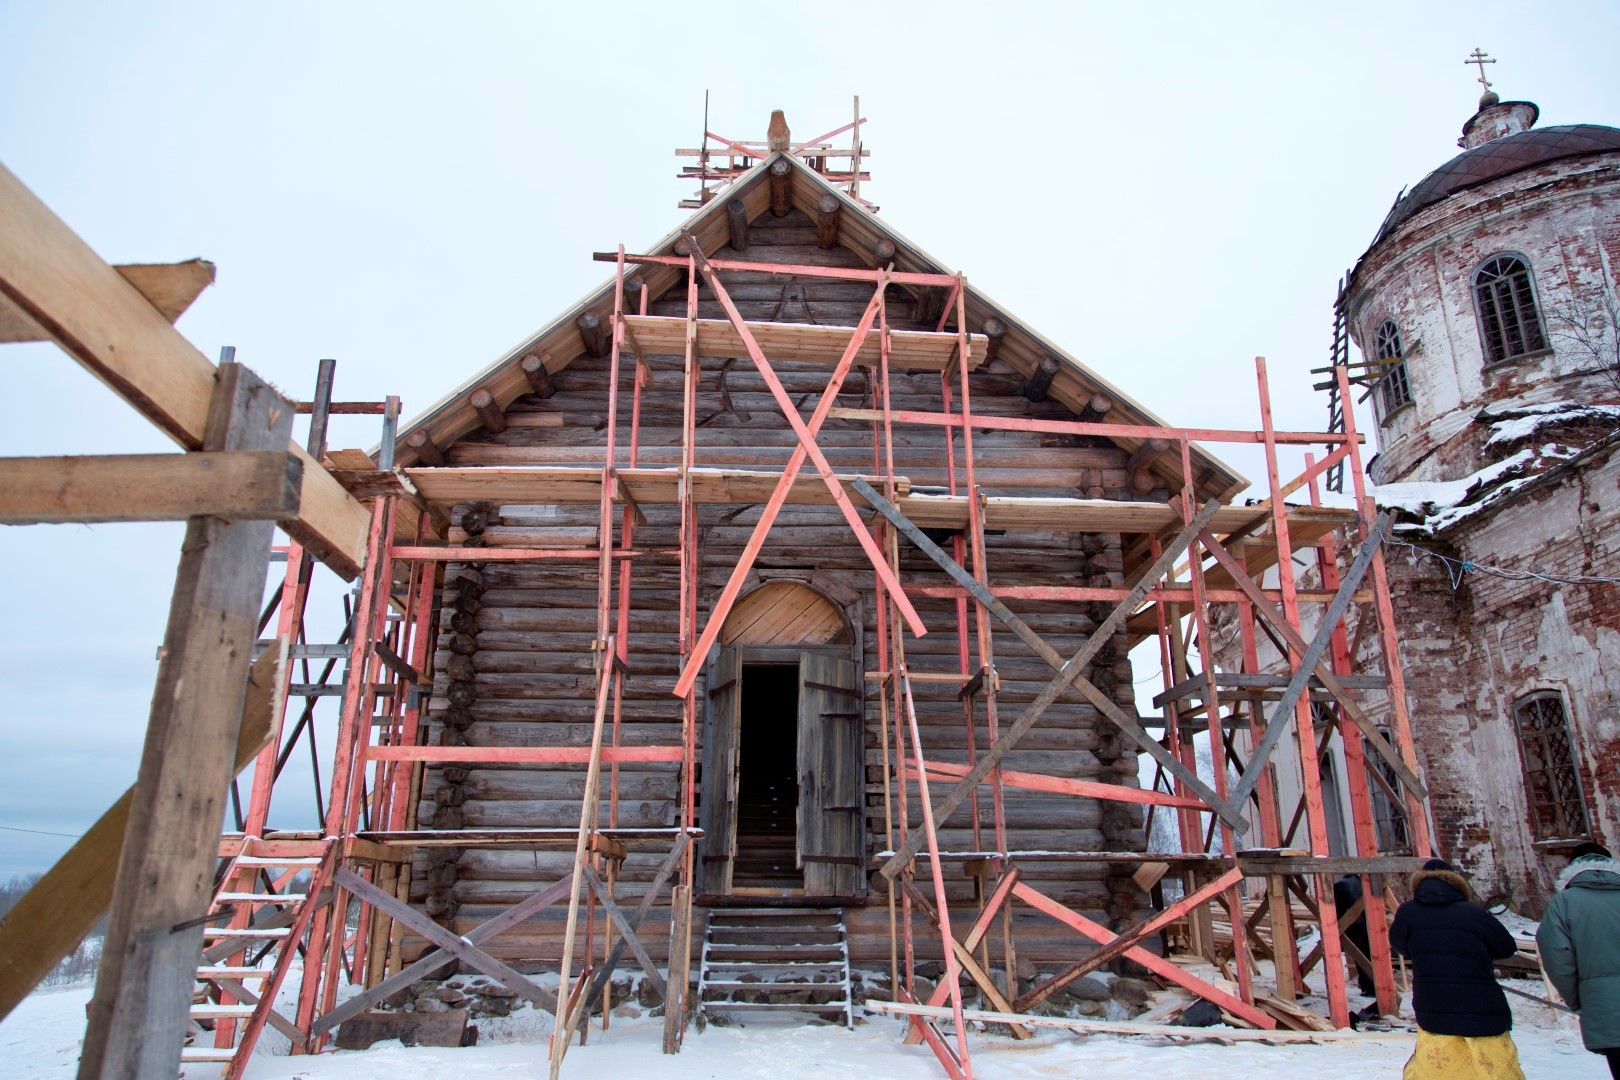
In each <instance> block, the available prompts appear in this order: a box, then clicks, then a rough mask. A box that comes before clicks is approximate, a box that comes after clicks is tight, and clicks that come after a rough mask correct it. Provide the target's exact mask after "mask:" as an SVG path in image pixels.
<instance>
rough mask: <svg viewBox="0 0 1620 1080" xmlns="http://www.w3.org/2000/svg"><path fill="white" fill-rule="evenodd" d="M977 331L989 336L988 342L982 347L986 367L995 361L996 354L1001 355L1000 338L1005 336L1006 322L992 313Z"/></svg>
mask: <svg viewBox="0 0 1620 1080" xmlns="http://www.w3.org/2000/svg"><path fill="white" fill-rule="evenodd" d="M979 332H980V333H982V334H983V335H984V336H985V337H986V338H989V342H988V343H987V344H986V345H985V347H984V363H985V366H987V367H988V366H989V365H990V364H993V363H995V362H996V357H997V356H1000V355H1001V339H1002V338H1004V337H1006V336H1007V324H1006V323H1004V322H1002V321H1001V320H1000V319H998V318H996V317H995V316H994V315H992V316H991V317H990V318H988V319H986V320H984V325H983V326H981V327H979Z"/></svg>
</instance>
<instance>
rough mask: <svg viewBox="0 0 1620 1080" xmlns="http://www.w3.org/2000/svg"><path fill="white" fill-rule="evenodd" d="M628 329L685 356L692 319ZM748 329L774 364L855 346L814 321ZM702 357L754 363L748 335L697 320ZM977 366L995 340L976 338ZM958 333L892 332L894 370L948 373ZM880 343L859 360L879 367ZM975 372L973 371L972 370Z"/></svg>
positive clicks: (829, 357) (839, 330) (834, 356)
mask: <svg viewBox="0 0 1620 1080" xmlns="http://www.w3.org/2000/svg"><path fill="white" fill-rule="evenodd" d="M624 321H625V325H626V326H627V327H628V328H629V330H630V332H631V333H633V334H634V335H635V336H636V341H637V342H638V343H639V344H640V345H641V347H642V348H643V349H644V350H646V351H647V352H648V353H652V354H654V355H667V356H680V355H682V354H684V353H685V351H686V319H685V318H684V317H680V318H677V317H674V316H657V315H627V316H625V320H624ZM747 326H748V330H749V332H750V333H751V334H753V336H754V340H755V341H757V342H758V343H759V346H760V348H762V349H763V350H765V354H766V355H767V356H769V357H770V358H771V360H772V361H773V362H774V361H778V360H799V361H806V362H810V363H825V364H836V363H838V361H839V359H840V358H841V357H842V356H843V354H844V349H845V347H846V346H847V345H848V344H849V339H850V335H851V334H853V333H854V332H855V328H854V327H853V326H819V325H816V324H814V323H777V322H749V323H747ZM697 334H698V353H699V354H700V355H702V356H705V357H716V358H729V359H735V360H746V359H748V346H747V344H746V343H745V342H744V341H743V338H742V335H741V334H740V333H739V332H738V331H737V329H736V327H734V326H733V325H732V324H731V323H730V322H729V321H726V320H724V319H699V320H697ZM970 337H971V340H972V346H973V350H972V352H973V356H972V358H971V360H970V364H971V365H972V366H973V367H976V366H977V365H978V364H979V363H980V362H981V358H982V357H983V356H984V350H985V346H986V345H987V344H988V343H989V339H988V338H986V337H985V336H984V335H982V334H972V335H970ZM956 346H957V335H956V334H954V333H950V334H935V333H930V332H927V331H923V330H894V331H891V332H890V334H889V367H890V368H891V369H893V370H895V371H944V370H945V369H946V368H948V367H949V366H950V364H951V361H952V360H953V359H954V358H955V355H956ZM878 360H879V357H878V340H877V338H876V337H873V338H870V339H869V340H867V341H866V342H865V343H864V344H863V345H862V346H861V348H860V351H859V352H857V353H856V356H855V362H856V363H857V364H864V365H874V366H875V365H876V364H877V363H878ZM970 370H971V367H970Z"/></svg>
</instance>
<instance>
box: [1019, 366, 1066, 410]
mask: <svg viewBox="0 0 1620 1080" xmlns="http://www.w3.org/2000/svg"><path fill="white" fill-rule="evenodd" d="M1062 367H1063V361H1061V360H1059V359H1058V358H1057V357H1055V356H1043V357H1041V362H1040V363H1038V364H1036V365H1035V370H1034V371H1032V372H1030V373H1029V375H1028V377H1027V378H1025V379H1024V397H1025V398H1027V399H1029V400H1030V401H1045V400H1046V395H1047V393H1048V392H1049V391H1050V390H1051V389H1052V380H1053V379H1055V378H1057V373H1058V372H1059V371H1060V370H1061V369H1062Z"/></svg>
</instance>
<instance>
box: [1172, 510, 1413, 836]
mask: <svg viewBox="0 0 1620 1080" xmlns="http://www.w3.org/2000/svg"><path fill="white" fill-rule="evenodd" d="M1390 521H1391V515H1390V514H1389V513H1385V514H1383V515H1382V516H1380V517H1379V518H1378V520H1377V521H1375V522H1374V523H1373V527H1372V529H1371V531H1369V532H1368V534H1367V539H1366V540H1365V541H1364V542H1363V543H1362V545H1361V550H1360V551H1358V552H1357V553H1356V558H1355V561H1354V562H1352V563H1351V564H1350V569H1349V571H1348V572H1347V573H1346V574H1345V576H1344V580H1343V582H1341V583H1340V585H1339V591H1338V592H1337V593H1335V594H1334V597H1333V600H1332V601H1331V602H1330V603H1329V604H1328V606H1327V610H1326V611H1324V612H1323V613H1322V621H1321V623H1320V624H1319V625H1318V626H1317V630H1316V637H1315V638H1314V639H1313V640H1312V641H1311V642H1310V643H1309V644H1307V643H1306V641H1305V638H1304V637H1303V636H1302V635H1301V634H1300V632H1299V631H1298V630H1296V629H1294V627H1293V626H1291V625H1290V624H1289V622H1288V620H1287V619H1286V618H1285V617H1284V616H1283V613H1282V612H1280V611H1278V610H1277V609H1276V607H1274V606H1273V605H1272V603H1271V602H1270V601H1269V600H1267V599H1266V597H1265V595H1264V594H1263V593H1262V592H1261V591H1260V587H1259V586H1258V585H1257V584H1256V583H1255V581H1254V579H1253V578H1251V577H1250V576H1249V574H1248V570H1247V568H1246V567H1245V566H1244V565H1243V564H1242V563H1240V562H1239V561H1238V560H1237V559H1236V558H1234V557H1233V555H1232V553H1231V552H1230V551H1227V550H1226V548H1225V547H1224V546H1223V545H1221V544H1220V543H1219V542H1218V541H1216V539H1215V538H1214V537H1213V536H1211V535H1210V534H1209V533H1208V532H1204V533H1202V534H1200V536H1199V538H1198V540H1199V543H1201V544H1202V545H1203V546H1204V548H1205V550H1207V551H1208V552H1209V553H1210V554H1211V555H1213V556H1214V557H1215V559H1216V561H1217V562H1219V563H1220V564H1221V565H1222V566H1223V567H1225V568H1226V571H1227V573H1229V574H1231V575H1232V580H1233V581H1234V582H1235V583H1236V584H1237V587H1238V588H1239V589H1241V590H1242V591H1243V593H1244V594H1245V595H1246V596H1247V597H1248V598H1249V601H1250V602H1251V603H1252V604H1253V605H1254V609H1255V611H1257V612H1258V613H1259V614H1260V615H1261V617H1262V618H1264V619H1265V620H1266V622H1268V623H1270V624H1271V626H1272V627H1273V628H1274V629H1275V630H1276V631H1277V633H1278V634H1279V635H1280V636H1281V637H1282V639H1283V641H1284V643H1286V644H1287V645H1288V647H1289V649H1290V650H1292V651H1293V652H1297V653H1299V654H1300V656H1301V657H1302V659H1301V661H1300V663H1299V666H1298V668H1297V669H1296V670H1295V671H1294V676H1293V678H1292V679H1290V680H1289V682H1288V686H1287V688H1286V689H1284V690H1283V695H1282V699H1281V700H1280V701H1278V702H1277V703H1276V705H1275V706H1274V707H1273V708H1272V713H1271V719H1270V721H1269V722H1268V723H1267V725H1266V734H1265V736H1264V737H1263V738H1262V739H1261V740H1260V743H1259V745H1258V746H1256V747H1255V748H1254V751H1253V752H1252V753H1251V754H1250V755H1249V767H1248V769H1246V770H1245V771H1244V773H1243V776H1242V777H1241V778H1240V779H1239V780H1238V782H1237V786H1236V787H1235V788H1233V790H1232V799H1233V801H1234V802H1235V803H1237V804H1239V805H1242V803H1243V801H1244V800H1245V799H1247V798H1248V795H1249V792H1251V791H1253V790H1254V786H1255V785H1256V784H1257V783H1259V782H1260V774H1261V771H1262V770H1263V769H1264V768H1265V765H1266V762H1267V761H1268V760H1270V758H1271V752H1272V751H1273V750H1274V749H1276V746H1277V743H1278V742H1279V741H1280V740H1281V739H1282V737H1283V734H1284V733H1285V732H1286V731H1287V726H1288V725H1287V720H1288V717H1289V714H1291V713H1292V712H1293V711H1294V707H1295V705H1296V704H1297V703H1298V702H1299V697H1300V694H1302V693H1303V692H1304V691H1305V687H1306V685H1307V684H1308V683H1309V682H1310V679H1311V676H1312V675H1313V674H1314V675H1315V676H1316V677H1317V678H1318V679H1320V680H1321V682H1322V685H1323V686H1324V687H1326V688H1327V691H1328V693H1330V694H1332V695H1333V698H1334V700H1335V701H1336V702H1338V705H1339V708H1340V709H1341V710H1343V712H1344V714H1345V715H1346V716H1348V717H1349V718H1350V721H1351V723H1353V724H1355V725H1356V727H1357V728H1359V729H1360V731H1361V734H1362V736H1363V737H1365V739H1366V740H1367V744H1368V745H1369V746H1371V747H1372V749H1373V751H1374V752H1376V753H1377V754H1378V756H1379V757H1381V758H1383V759H1384V761H1385V762H1387V763H1388V764H1389V766H1390V768H1391V769H1393V770H1394V771H1395V775H1396V776H1398V777H1400V779H1401V783H1403V784H1405V785H1406V786H1407V788H1408V790H1410V791H1412V792H1413V793H1415V794H1416V795H1417V796H1418V797H1419V798H1427V797H1428V792H1427V790H1426V789H1425V788H1424V786H1423V781H1422V780H1420V779H1419V778H1418V776H1417V774H1416V773H1415V772H1413V770H1412V769H1411V768H1410V767H1409V766H1408V765H1407V764H1406V762H1405V761H1404V760H1402V759H1401V755H1400V754H1399V753H1398V752H1397V751H1396V750H1395V748H1394V747H1392V746H1390V745H1389V741H1388V740H1387V739H1385V738H1384V737H1383V735H1382V734H1381V733H1380V732H1379V730H1378V727H1377V725H1376V724H1374V723H1373V722H1372V720H1370V719H1369V718H1368V717H1367V715H1366V714H1365V713H1363V712H1362V711H1361V709H1360V708H1359V707H1358V706H1357V705H1356V703H1355V699H1354V698H1353V697H1352V696H1351V694H1350V691H1349V690H1347V689H1346V688H1345V687H1344V685H1343V684H1342V683H1340V682H1339V680H1338V678H1337V676H1336V675H1335V673H1334V671H1333V666H1332V663H1331V662H1330V661H1328V660H1325V659H1323V657H1324V655H1325V654H1326V652H1327V648H1328V646H1329V645H1330V644H1331V643H1332V641H1333V631H1334V628H1335V627H1336V626H1338V624H1339V620H1340V619H1342V618H1344V613H1345V611H1346V609H1348V608H1349V606H1350V601H1351V599H1352V597H1353V596H1354V595H1355V591H1356V588H1357V586H1359V585H1360V584H1361V579H1362V577H1363V576H1365V575H1366V573H1367V570H1368V568H1369V567H1370V566H1371V565H1372V560H1373V556H1374V555H1376V554H1377V553H1378V548H1379V545H1380V544H1381V543H1382V542H1383V540H1384V537H1385V536H1386V535H1387V534H1388V532H1389V527H1390Z"/></svg>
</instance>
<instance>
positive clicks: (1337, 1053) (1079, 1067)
mask: <svg viewBox="0 0 1620 1080" xmlns="http://www.w3.org/2000/svg"><path fill="white" fill-rule="evenodd" d="M1524 985H1525V986H1526V987H1528V988H1531V989H1534V984H1530V983H1526V984H1524ZM89 998H90V990H89V988H88V987H79V988H73V989H67V990H56V991H49V992H44V993H37V994H34V995H33V996H31V997H29V998H28V999H27V1000H26V1001H24V1002H23V1003H22V1004H21V1005H19V1006H18V1007H17V1010H16V1011H15V1012H14V1013H12V1015H11V1016H10V1017H8V1018H7V1019H6V1020H5V1021H4V1022H3V1023H0V1062H3V1063H4V1064H3V1072H4V1075H5V1076H6V1077H8V1078H12V1077H68V1076H72V1075H73V1073H74V1071H75V1067H76V1064H77V1059H78V1051H79V1040H80V1039H81V1038H82V1036H83V1034H84V1006H85V1003H86V1002H87V1001H88V1000H89ZM1511 1000H1512V1001H1513V1011H1514V1016H1515V1022H1514V1032H1513V1035H1514V1040H1515V1041H1516V1042H1517V1043H1518V1047H1519V1058H1520V1060H1521V1061H1522V1062H1523V1064H1524V1071H1525V1075H1526V1076H1527V1077H1529V1080H1539V1078H1542V1077H1547V1078H1554V1077H1556V1078H1559V1080H1565V1078H1567V1080H1585V1078H1588V1077H1590V1078H1592V1080H1600V1078H1602V1077H1605V1076H1607V1075H1608V1070H1607V1069H1606V1068H1605V1066H1604V1065H1603V1060H1602V1059H1601V1058H1599V1057H1597V1056H1596V1055H1593V1054H1588V1053H1586V1052H1585V1051H1583V1050H1582V1049H1581V1045H1580V1036H1579V1034H1578V1033H1577V1031H1576V1028H1575V1022H1574V1020H1573V1019H1570V1018H1561V1017H1559V1018H1555V1017H1554V1016H1553V1015H1552V1013H1551V1011H1550V1010H1549V1009H1547V1008H1545V1007H1544V1006H1541V1005H1536V1004H1534V1003H1532V1002H1528V1001H1523V1000H1521V999H1517V998H1514V999H1511ZM544 1019H545V1018H543V1017H541V1016H538V1015H535V1014H533V1013H532V1012H530V1011H529V1010H527V1009H523V1010H519V1011H518V1012H515V1013H514V1014H513V1015H512V1016H511V1017H510V1018H507V1019H503V1020H495V1021H491V1020H489V1019H484V1020H480V1021H479V1022H478V1023H479V1031H480V1034H481V1039H480V1043H481V1045H479V1046H476V1047H469V1048H467V1049H462V1050H438V1049H425V1048H412V1049H407V1048H405V1047H402V1046H400V1045H399V1044H398V1043H393V1044H386V1045H379V1046H376V1047H373V1048H372V1049H370V1050H367V1051H358V1052H339V1053H331V1054H322V1055H319V1056H316V1057H297V1058H290V1057H279V1056H271V1055H270V1054H267V1053H264V1052H262V1051H261V1053H260V1054H259V1055H258V1056H257V1057H255V1059H254V1061H253V1064H252V1065H251V1067H250V1068H249V1069H248V1071H247V1077H248V1080H322V1078H331V1080H437V1078H439V1077H444V1076H452V1075H453V1076H455V1077H457V1078H458V1080H462V1078H466V1080H494V1078H497V1077H499V1078H517V1077H525V1078H527V1077H533V1076H537V1075H542V1074H543V1070H544V1066H545V1061H546V1038H545V1035H544V1034H543V1032H544V1030H545V1027H546V1026H547V1025H546V1024H545V1023H544ZM662 1034H663V1022H662V1020H661V1019H659V1018H656V1017H645V1016H643V1017H636V1018H634V1019H623V1018H615V1019H614V1020H613V1022H612V1026H611V1028H610V1030H609V1031H608V1032H607V1033H606V1034H605V1035H604V1034H603V1033H602V1032H601V1031H600V1030H593V1031H592V1033H591V1043H590V1045H588V1046H584V1047H580V1046H575V1047H574V1048H573V1049H572V1050H571V1051H570V1052H569V1054H568V1061H567V1064H566V1065H565V1067H564V1070H563V1071H564V1075H568V1076H574V1077H590V1078H593V1080H594V1078H597V1077H614V1078H618V1077H658V1078H659V1080H699V1078H707V1077H717V1078H723V1080H745V1078H760V1080H765V1078H781V1080H789V1078H793V1080H797V1078H799V1077H802V1076H806V1075H811V1074H813V1073H817V1074H820V1075H825V1076H833V1077H840V1076H852V1075H856V1074H860V1075H864V1076H868V1077H874V1078H894V1080H910V1078H913V1077H915V1078H917V1080H939V1078H940V1077H942V1076H943V1075H944V1073H943V1072H942V1071H941V1069H940V1068H939V1066H938V1064H937V1063H935V1061H934V1059H933V1056H932V1055H931V1054H930V1053H929V1052H928V1051H927V1050H925V1049H923V1048H921V1047H912V1046H903V1045H901V1042H900V1027H899V1024H898V1023H897V1022H895V1021H892V1020H887V1019H883V1018H880V1017H875V1016H874V1017H872V1018H871V1019H870V1020H869V1021H868V1022H867V1023H865V1024H862V1025H860V1026H858V1027H857V1028H856V1030H854V1031H845V1030H844V1029H843V1028H838V1027H805V1026H799V1025H796V1024H790V1023H786V1022H782V1021H767V1022H760V1023H750V1024H748V1025H747V1026H746V1027H742V1026H737V1027H714V1026H711V1027H709V1028H708V1030H706V1031H704V1032H703V1033H702V1034H698V1033H697V1032H696V1031H690V1032H688V1034H687V1041H686V1047H685V1049H684V1050H683V1051H682V1053H681V1054H680V1055H679V1056H678V1057H672V1058H671V1057H665V1056H664V1055H663V1054H662V1053H660V1049H659V1048H660V1045H661V1041H662ZM969 1050H970V1052H971V1053H972V1055H973V1071H974V1074H975V1075H976V1076H979V1077H982V1078H984V1080H998V1078H1032V1080H1033V1078H1043V1077H1059V1076H1084V1077H1086V1078H1087V1080H1093V1078H1096V1080H1109V1078H1122V1080H1123V1078H1128V1080H1141V1078H1142V1077H1143V1076H1145V1075H1147V1074H1148V1073H1149V1072H1152V1073H1156V1074H1157V1075H1161V1076H1175V1077H1177V1080H1204V1078H1208V1080H1215V1078H1217V1077H1218V1078H1220V1080H1230V1078H1231V1077H1234V1076H1259V1075H1265V1074H1266V1073H1267V1072H1270V1073H1272V1074H1273V1075H1278V1076H1287V1077H1297V1078H1301V1080H1303V1078H1307V1077H1317V1076H1350V1077H1357V1078H1361V1077H1398V1076H1399V1075H1400V1073H1401V1066H1402V1064H1403V1063H1404V1062H1405V1060H1406V1057H1407V1055H1408V1054H1409V1053H1410V1050H1411V1043H1410V1041H1409V1040H1407V1039H1405V1038H1402V1037H1399V1036H1386V1037H1383V1038H1380V1039H1377V1040H1369V1041H1366V1042H1355V1043H1331V1044H1324V1045H1314V1046H1264V1045H1260V1044H1257V1043H1237V1044H1234V1045H1231V1046H1221V1045H1219V1044H1214V1043H1194V1044H1188V1045H1180V1046H1173V1045H1165V1044H1163V1042H1162V1040H1156V1039H1149V1038H1131V1039H1121V1038H1113V1037H1105V1036H1092V1037H1089V1038H1084V1037H1078V1036H1073V1035H1068V1034H1063V1033H1051V1034H1044V1035H1041V1036H1039V1037H1038V1038H1036V1039H1034V1040H1032V1041H1029V1042H1022V1043H1019V1042H1013V1041H1012V1040H1010V1039H1003V1038H992V1037H990V1036H985V1035H978V1036H975V1037H973V1038H972V1039H971V1041H970V1043H969ZM188 1075H189V1077H190V1078H191V1080H200V1078H202V1077H213V1076H214V1075H216V1073H215V1072H214V1071H213V1070H211V1069H205V1068H198V1067H193V1068H192V1069H191V1070H189V1074H188Z"/></svg>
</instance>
